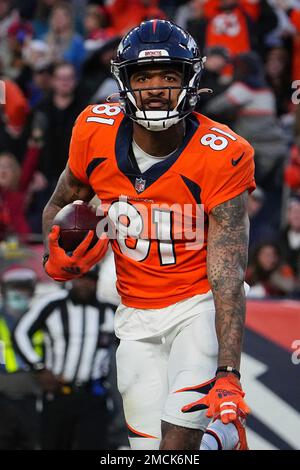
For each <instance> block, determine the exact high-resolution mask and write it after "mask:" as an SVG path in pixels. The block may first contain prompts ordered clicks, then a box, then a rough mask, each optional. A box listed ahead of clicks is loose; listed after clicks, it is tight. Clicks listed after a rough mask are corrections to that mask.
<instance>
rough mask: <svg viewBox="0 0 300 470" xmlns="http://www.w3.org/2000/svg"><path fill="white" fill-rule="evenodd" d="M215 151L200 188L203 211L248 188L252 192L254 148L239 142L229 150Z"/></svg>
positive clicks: (253, 185) (253, 183)
mask: <svg viewBox="0 0 300 470" xmlns="http://www.w3.org/2000/svg"><path fill="white" fill-rule="evenodd" d="M217 153H219V152H215V154H214V156H213V157H212V159H211V160H212V161H214V162H215V164H212V163H211V164H210V166H209V171H208V172H207V174H206V178H205V180H206V184H205V185H203V187H202V188H201V201H202V203H203V204H204V207H205V211H206V212H207V213H208V214H209V213H210V211H211V210H212V209H213V208H214V207H215V206H218V205H219V204H222V203H223V202H226V201H228V200H229V199H233V198H234V197H236V196H238V195H239V194H242V193H243V192H244V191H246V190H248V191H249V192H252V191H253V190H254V189H255V187H256V185H255V181H254V158H253V157H254V150H253V148H252V147H251V145H250V144H248V143H243V142H239V143H237V145H234V147H232V150H231V151H230V152H226V153H225V154H223V152H222V154H223V155H218V154H217Z"/></svg>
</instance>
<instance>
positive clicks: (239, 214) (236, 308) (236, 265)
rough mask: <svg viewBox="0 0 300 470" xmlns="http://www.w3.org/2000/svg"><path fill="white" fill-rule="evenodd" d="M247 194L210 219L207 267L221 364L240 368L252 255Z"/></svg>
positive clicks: (224, 205) (229, 202)
mask: <svg viewBox="0 0 300 470" xmlns="http://www.w3.org/2000/svg"><path fill="white" fill-rule="evenodd" d="M246 200H247V197H246V195H245V194H243V195H241V196H238V197H237V198H234V199H232V200H231V201H228V202H226V203H224V204H221V205H219V206H217V207H216V208H215V209H214V210H213V211H212V215H211V216H210V225H209V236H208V253H207V267H208V279H209V282H210V285H211V289H212V292H213V296H214V302H215V308H216V333H217V338H218V343H219V353H218V365H219V366H225V365H226V366H232V367H234V368H237V369H239V367H240V358H241V352H242V344H243V332H244V323H245V312H246V302H245V292H244V287H243V284H244V276H245V270H246V266H247V253H248V225H249V222H248V218H247V217H246V215H245V214H246Z"/></svg>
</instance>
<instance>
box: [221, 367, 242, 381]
mask: <svg viewBox="0 0 300 470" xmlns="http://www.w3.org/2000/svg"><path fill="white" fill-rule="evenodd" d="M218 372H230V373H231V374H234V375H236V376H237V378H238V379H239V380H240V378H241V374H240V373H239V371H238V370H237V369H234V368H233V367H231V366H220V367H218V368H217V370H216V375H217V373H218Z"/></svg>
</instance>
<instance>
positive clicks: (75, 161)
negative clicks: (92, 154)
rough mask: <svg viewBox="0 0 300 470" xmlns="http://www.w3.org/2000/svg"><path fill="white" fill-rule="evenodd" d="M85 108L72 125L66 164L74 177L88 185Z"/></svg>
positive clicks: (87, 139) (87, 140)
mask: <svg viewBox="0 0 300 470" xmlns="http://www.w3.org/2000/svg"><path fill="white" fill-rule="evenodd" d="M85 122H86V110H84V111H83V112H82V113H81V114H80V115H79V116H78V118H77V119H76V122H75V124H74V127H73V131H72V137H71V142H70V147H69V159H68V165H69V168H70V170H71V171H72V173H73V175H74V176H75V178H77V179H78V180H79V181H82V183H84V184H86V185H88V184H89V180H88V177H87V174H86V169H87V166H88V143H89V138H88V135H87V129H86V126H85Z"/></svg>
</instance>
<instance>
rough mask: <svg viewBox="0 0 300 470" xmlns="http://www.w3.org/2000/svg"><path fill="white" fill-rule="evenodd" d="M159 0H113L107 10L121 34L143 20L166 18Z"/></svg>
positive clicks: (114, 26) (116, 29)
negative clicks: (159, 5)
mask: <svg viewBox="0 0 300 470" xmlns="http://www.w3.org/2000/svg"><path fill="white" fill-rule="evenodd" d="M158 3H159V2H158V0H130V2H129V1H128V0H113V1H112V2H111V4H110V5H108V7H107V10H108V12H109V15H110V21H111V26H112V27H113V28H114V29H115V31H116V32H117V33H118V34H120V35H121V36H122V35H123V34H124V33H126V32H127V31H129V30H130V29H131V28H134V26H137V25H139V24H140V23H141V22H142V21H143V20H146V19H152V18H158V19H164V18H166V15H165V13H164V12H163V11H162V10H161V9H160V8H159V7H158Z"/></svg>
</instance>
